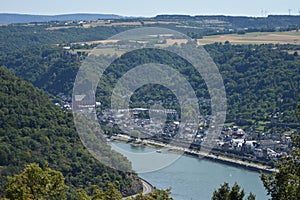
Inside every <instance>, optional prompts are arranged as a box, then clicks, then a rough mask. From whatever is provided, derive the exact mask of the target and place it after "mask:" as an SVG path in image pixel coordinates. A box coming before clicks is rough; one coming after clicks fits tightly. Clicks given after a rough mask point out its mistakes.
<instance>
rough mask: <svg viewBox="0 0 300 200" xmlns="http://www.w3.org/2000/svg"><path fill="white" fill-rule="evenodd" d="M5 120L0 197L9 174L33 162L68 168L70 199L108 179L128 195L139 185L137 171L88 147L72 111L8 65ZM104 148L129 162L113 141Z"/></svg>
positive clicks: (0, 129) (2, 105)
mask: <svg viewBox="0 0 300 200" xmlns="http://www.w3.org/2000/svg"><path fill="white" fill-rule="evenodd" d="M0 119H1V120H0V196H1V195H3V190H4V186H5V183H6V177H7V176H9V175H13V174H16V173H19V172H20V171H21V169H22V168H23V167H24V165H25V164H28V163H33V162H35V163H39V164H40V165H45V164H47V163H48V164H49V167H51V168H54V169H56V170H59V171H61V172H62V173H63V175H64V176H65V181H66V184H67V185H68V186H69V190H68V199H76V198H75V191H76V189H77V188H83V189H86V190H88V189H89V188H91V187H92V185H98V186H99V187H101V188H105V187H107V184H108V183H109V182H118V187H119V189H120V191H121V192H122V193H123V195H129V194H133V193H136V192H137V191H138V190H139V189H140V186H139V181H137V176H136V175H135V174H131V173H123V172H118V171H117V170H114V169H111V168H108V167H106V166H105V165H103V164H101V163H100V162H99V161H97V160H96V159H94V158H93V157H92V156H91V155H90V154H89V153H88V152H87V150H86V149H85V148H84V147H83V145H82V143H81V141H80V139H79V137H78V135H77V133H76V130H75V126H74V122H73V117H72V114H71V113H70V112H68V111H63V110H61V109H60V108H58V107H56V106H55V105H54V104H53V103H52V102H51V101H50V100H49V98H48V97H47V96H46V95H45V94H44V92H43V91H41V90H39V89H37V88H35V87H34V86H32V85H31V84H30V83H27V82H25V81H23V80H22V79H20V78H16V77H15V76H13V75H12V74H10V73H8V72H7V71H6V70H5V69H4V68H0ZM89 127H90V128H92V127H91V126H89ZM99 148H102V150H103V152H105V154H106V156H107V157H109V158H110V159H112V160H113V162H116V163H120V164H122V165H124V167H130V163H129V162H128V161H127V159H125V158H124V157H123V156H121V155H120V154H118V153H116V152H114V151H111V150H110V147H109V146H105V145H102V146H101V147H99Z"/></svg>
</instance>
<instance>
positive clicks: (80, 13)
mask: <svg viewBox="0 0 300 200" xmlns="http://www.w3.org/2000/svg"><path fill="white" fill-rule="evenodd" d="M0 14H1V15H2V14H6V15H28V16H51V17H53V16H63V15H115V16H120V17H125V18H130V17H132V18H152V17H156V16H159V15H170V16H172V15H179V16H191V17H196V16H225V17H253V18H265V17H268V16H300V14H290V15H289V14H286V13H283V14H280V13H278V14H268V15H266V16H251V15H233V14H196V15H192V14H184V13H158V14H156V15H153V16H127V15H120V14H116V13H94V12H90V13H89V12H74V13H57V14H35V13H17V12H15V13H14V12H0Z"/></svg>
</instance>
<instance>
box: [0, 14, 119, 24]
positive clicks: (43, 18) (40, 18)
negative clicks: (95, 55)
mask: <svg viewBox="0 0 300 200" xmlns="http://www.w3.org/2000/svg"><path fill="white" fill-rule="evenodd" d="M121 18H124V17H122V16H119V15H113V14H83V13H78V14H64V15H29V14H12V13H0V24H16V23H30V22H49V21H79V20H87V21H90V20H98V19H121Z"/></svg>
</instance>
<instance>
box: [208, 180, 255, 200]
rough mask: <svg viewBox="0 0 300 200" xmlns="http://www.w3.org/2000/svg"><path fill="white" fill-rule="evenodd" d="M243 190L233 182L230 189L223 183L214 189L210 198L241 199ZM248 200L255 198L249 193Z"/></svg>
mask: <svg viewBox="0 0 300 200" xmlns="http://www.w3.org/2000/svg"><path fill="white" fill-rule="evenodd" d="M244 196H245V192H244V190H243V189H242V190H241V187H240V186H239V185H238V184H237V183H235V184H234V185H233V186H232V188H231V189H230V187H229V184H228V183H226V182H225V183H224V184H223V185H221V187H220V188H219V189H217V190H215V191H214V194H213V197H212V200H243V198H244ZM247 199H248V200H255V195H254V194H252V193H250V194H249V196H248V197H247Z"/></svg>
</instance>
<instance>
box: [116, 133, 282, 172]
mask: <svg viewBox="0 0 300 200" xmlns="http://www.w3.org/2000/svg"><path fill="white" fill-rule="evenodd" d="M111 139H112V140H118V141H124V142H126V141H128V140H130V136H127V135H118V136H112V138H111ZM142 144H143V145H146V146H150V147H158V148H164V149H165V150H166V151H170V152H175V153H176V152H181V153H182V152H183V153H185V154H187V155H191V156H195V157H199V158H204V159H208V160H211V161H214V162H219V163H223V164H227V165H231V166H236V167H242V168H245V169H248V170H252V171H261V172H264V173H273V172H276V171H278V170H277V169H276V168H270V167H269V166H266V165H262V164H259V163H253V162H247V161H243V160H240V159H237V158H230V157H226V156H223V155H214V154H211V153H209V152H208V153H207V152H203V151H197V150H191V149H188V148H183V147H179V146H174V145H170V144H165V143H162V142H158V141H154V140H143V142H142Z"/></svg>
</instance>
